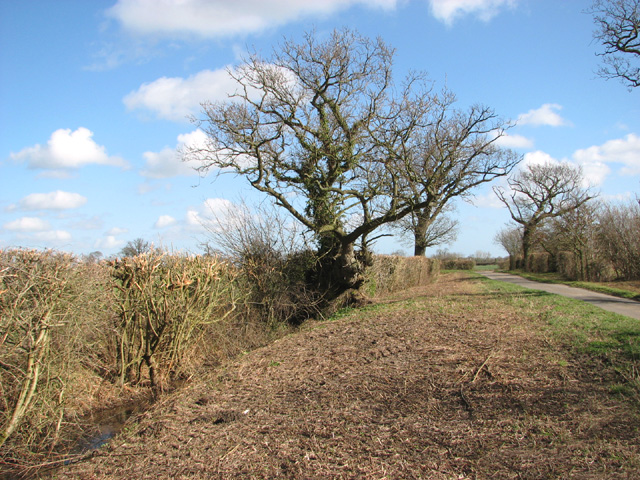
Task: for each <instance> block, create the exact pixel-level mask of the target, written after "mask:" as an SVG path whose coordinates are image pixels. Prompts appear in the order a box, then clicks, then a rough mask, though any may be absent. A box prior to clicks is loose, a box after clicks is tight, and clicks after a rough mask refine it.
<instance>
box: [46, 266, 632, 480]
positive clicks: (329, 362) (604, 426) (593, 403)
mask: <svg viewBox="0 0 640 480" xmlns="http://www.w3.org/2000/svg"><path fill="white" fill-rule="evenodd" d="M521 295H532V309H533V313H531V312H522V311H521V307H518V308H516V307H515V306H514V304H513V303H511V302H509V301H508V299H507V301H505V298H504V294H495V293H492V292H490V291H486V290H485V289H484V287H483V286H482V282H481V281H480V280H477V279H470V278H469V277H468V276H466V275H465V274H463V273H454V274H449V275H446V276H443V277H441V278H440V280H439V281H438V282H437V283H435V284H433V285H429V286H426V287H421V288H417V289H412V290H409V291H405V292H402V294H400V295H396V296H395V297H393V298H386V299H379V300H378V304H377V305H374V306H373V307H369V308H367V309H365V310H364V311H356V312H354V313H352V314H350V315H348V316H345V317H342V318H340V319H338V320H333V321H325V322H310V323H309V324H307V325H306V326H305V327H304V328H303V329H302V330H301V331H299V332H297V333H295V334H292V335H289V336H287V337H285V338H283V339H280V340H278V341H276V342H274V343H273V344H271V345H269V346H267V347H264V348H261V349H258V350H256V351H253V352H250V353H248V354H246V355H244V356H242V357H241V358H238V359H237V360H235V361H233V362H231V363H228V364H227V365H226V366H225V367H224V368H222V369H219V370H216V371H214V372H209V373H207V374H206V375H203V376H202V377H201V378H199V379H194V380H193V381H192V382H191V383H190V384H189V385H188V386H186V387H185V388H184V389H182V390H181V391H179V392H176V393H174V394H172V395H170V396H168V397H166V398H165V399H164V400H163V401H161V402H159V403H158V404H156V405H155V406H154V407H153V408H152V409H151V410H149V411H148V412H146V413H145V414H143V415H142V416H141V417H139V418H138V420H137V422H135V423H133V424H132V425H131V426H130V427H129V429H128V430H127V431H125V432H124V433H123V434H121V435H120V436H119V437H117V438H116V439H115V440H114V441H113V442H112V443H111V444H110V445H109V446H108V447H106V448H104V449H103V450H100V451H99V452H98V453H97V454H96V455H94V457H93V458H91V459H89V460H86V461H83V462H81V463H78V464H75V465H71V466H68V467H66V468H65V469H64V470H60V471H58V472H57V473H56V475H55V476H56V478H75V479H86V480H90V479H145V478H149V479H150V478H153V479H165V478H166V479H169V478H171V479H187V478H189V479H192V478H212V479H274V478H284V479H328V478H333V479H356V478H357V479H405V478H407V479H413V478H416V479H417V478H423V479H458V480H459V479H489V478H491V479H493V478H497V479H507V478H514V479H547V478H558V479H568V478H579V479H604V478H606V479H617V478H629V479H631V478H640V435H638V433H639V432H638V427H639V425H640V422H639V417H638V407H637V404H636V403H635V401H634V400H633V399H630V398H627V397H623V396H621V395H619V394H616V393H614V390H613V389H612V385H615V384H616V382H619V381H620V379H619V378H618V377H617V374H616V373H615V372H614V371H613V370H612V369H611V368H610V367H608V366H607V365H604V364H601V363H599V362H598V361H597V360H594V359H591V358H581V357H578V356H576V355H575V354H573V353H571V352H570V350H568V349H567V348H565V347H564V346H562V345H559V344H558V343H557V341H556V340H554V339H552V338H550V337H549V335H548V333H547V329H546V328H545V324H544V320H543V318H542V317H543V316H542V315H540V316H536V314H535V302H534V300H533V298H534V297H533V295H535V294H532V293H529V294H521Z"/></svg>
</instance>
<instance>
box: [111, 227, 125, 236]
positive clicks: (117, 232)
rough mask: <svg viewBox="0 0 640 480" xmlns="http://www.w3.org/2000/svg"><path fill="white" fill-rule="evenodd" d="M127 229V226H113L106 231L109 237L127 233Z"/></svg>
mask: <svg viewBox="0 0 640 480" xmlns="http://www.w3.org/2000/svg"><path fill="white" fill-rule="evenodd" d="M128 232H129V229H128V228H120V227H113V228H112V229H110V230H109V231H108V232H107V235H108V236H110V237H113V236H116V235H123V234H125V233H128Z"/></svg>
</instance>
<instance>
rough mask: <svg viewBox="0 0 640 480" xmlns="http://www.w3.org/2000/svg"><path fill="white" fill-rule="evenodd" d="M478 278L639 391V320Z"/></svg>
mask: <svg viewBox="0 0 640 480" xmlns="http://www.w3.org/2000/svg"><path fill="white" fill-rule="evenodd" d="M478 276H479V275H478ZM480 280H481V281H482V282H483V283H484V285H485V288H486V289H487V290H488V292H489V293H493V294H495V295H498V296H501V297H503V298H504V300H505V301H507V302H511V303H512V304H513V305H514V306H515V307H517V308H518V310H519V311H520V312H521V313H522V314H523V315H525V316H529V317H530V318H540V319H542V320H544V321H545V322H546V324H547V325H548V328H549V332H550V334H551V335H552V336H553V337H555V338H557V339H558V340H559V341H561V342H562V343H564V344H567V345H569V346H571V347H572V348H573V349H575V351H577V352H579V353H583V354H587V355H591V356H594V357H598V358H600V359H603V360H605V361H606V362H607V363H610V364H612V365H614V366H615V367H616V369H617V370H618V372H619V373H620V374H621V375H622V376H623V377H625V378H626V379H627V381H629V382H630V383H631V384H634V386H635V387H634V388H636V389H638V390H640V372H639V367H640V320H637V319H634V318H631V317H626V316H624V315H618V314H616V313H612V312H607V311H605V310H602V309H601V308H598V307H596V306H593V305H590V304H588V303H585V302H582V301H580V300H574V299H570V298H565V297H561V296H559V295H554V294H550V293H546V292H542V291H539V290H528V289H526V288H523V287H520V286H517V285H514V284H510V283H506V282H499V281H496V280H489V279H487V278H484V277H483V278H481V279H480Z"/></svg>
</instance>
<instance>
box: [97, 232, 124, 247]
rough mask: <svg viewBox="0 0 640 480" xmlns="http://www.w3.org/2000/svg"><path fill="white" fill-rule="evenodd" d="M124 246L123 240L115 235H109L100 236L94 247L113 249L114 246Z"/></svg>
mask: <svg viewBox="0 0 640 480" xmlns="http://www.w3.org/2000/svg"><path fill="white" fill-rule="evenodd" d="M122 246H124V241H123V240H118V239H117V238H116V237H115V236H114V235H107V236H106V237H104V238H100V239H98V240H97V241H96V243H95V244H94V248H98V249H104V250H111V249H114V248H120V247H122Z"/></svg>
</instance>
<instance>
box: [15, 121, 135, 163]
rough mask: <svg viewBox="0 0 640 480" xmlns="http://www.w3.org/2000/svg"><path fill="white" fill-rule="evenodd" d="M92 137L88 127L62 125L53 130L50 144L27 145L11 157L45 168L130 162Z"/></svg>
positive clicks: (48, 142)
mask: <svg viewBox="0 0 640 480" xmlns="http://www.w3.org/2000/svg"><path fill="white" fill-rule="evenodd" d="M92 137H93V132H92V131H91V130H89V129H87V128H84V127H80V128H78V129H77V130H74V131H71V129H69V128H67V129H63V128H61V129H59V130H56V131H55V132H53V133H52V134H51V137H50V138H49V140H48V141H47V144H46V145H44V146H42V145H40V144H36V145H34V146H33V147H26V148H24V149H22V150H21V151H19V152H18V153H12V154H11V159H13V160H16V161H21V162H22V161H23V162H27V163H28V165H29V168H42V169H73V168H80V167H82V166H84V165H89V164H98V165H113V166H119V167H126V166H127V163H126V162H125V161H124V160H123V159H122V158H120V157H111V156H109V155H107V153H106V148H105V147H103V146H102V145H98V144H97V143H96V142H94V141H93V138H92Z"/></svg>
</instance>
